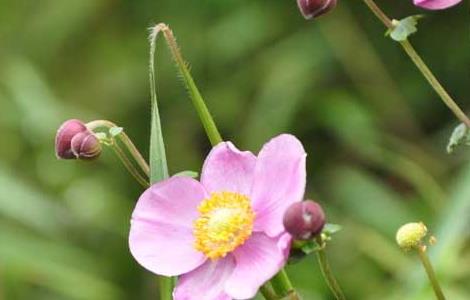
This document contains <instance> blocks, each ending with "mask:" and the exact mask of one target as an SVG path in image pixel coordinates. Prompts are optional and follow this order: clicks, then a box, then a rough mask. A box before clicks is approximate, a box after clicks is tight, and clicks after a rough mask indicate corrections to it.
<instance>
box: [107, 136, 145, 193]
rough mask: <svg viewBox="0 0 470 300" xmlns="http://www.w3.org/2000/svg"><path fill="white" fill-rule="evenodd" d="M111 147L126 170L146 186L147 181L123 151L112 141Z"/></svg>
mask: <svg viewBox="0 0 470 300" xmlns="http://www.w3.org/2000/svg"><path fill="white" fill-rule="evenodd" d="M110 146H111V148H112V149H113V150H114V153H116V156H117V157H118V158H119V159H120V160H121V162H122V164H123V165H124V167H126V169H127V171H129V173H130V174H131V175H132V176H133V177H134V178H135V180H137V182H138V183H140V184H141V185H142V186H143V187H144V188H148V186H149V183H148V181H147V180H145V179H144V178H143V177H142V175H140V173H139V171H138V170H137V169H136V168H135V167H134V165H133V164H132V162H131V161H130V160H129V159H128V158H127V156H126V154H125V153H124V151H123V150H122V149H121V147H119V145H118V144H116V143H112V144H111V145H110Z"/></svg>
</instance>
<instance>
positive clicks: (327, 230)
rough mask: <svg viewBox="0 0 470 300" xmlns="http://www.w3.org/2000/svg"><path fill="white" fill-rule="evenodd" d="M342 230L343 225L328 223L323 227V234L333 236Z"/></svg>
mask: <svg viewBox="0 0 470 300" xmlns="http://www.w3.org/2000/svg"><path fill="white" fill-rule="evenodd" d="M341 229H343V226H341V225H338V224H332V223H327V224H325V227H323V231H322V233H324V234H326V235H327V236H331V235H332V234H335V233H337V232H338V231H340V230H341Z"/></svg>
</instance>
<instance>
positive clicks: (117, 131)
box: [109, 127, 123, 137]
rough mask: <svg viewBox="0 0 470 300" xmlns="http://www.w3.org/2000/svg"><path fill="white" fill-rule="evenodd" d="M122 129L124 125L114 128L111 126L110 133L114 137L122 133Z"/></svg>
mask: <svg viewBox="0 0 470 300" xmlns="http://www.w3.org/2000/svg"><path fill="white" fill-rule="evenodd" d="M122 131H123V128H122V127H112V128H109V134H110V135H111V136H112V137H115V136H118V135H120V134H121V132H122Z"/></svg>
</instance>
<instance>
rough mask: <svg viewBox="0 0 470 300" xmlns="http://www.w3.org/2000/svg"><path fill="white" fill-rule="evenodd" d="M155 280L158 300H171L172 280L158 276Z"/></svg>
mask: <svg viewBox="0 0 470 300" xmlns="http://www.w3.org/2000/svg"><path fill="white" fill-rule="evenodd" d="M157 279H158V285H159V292H160V300H172V299H173V295H172V292H173V286H174V278H173V277H165V276H159V277H157Z"/></svg>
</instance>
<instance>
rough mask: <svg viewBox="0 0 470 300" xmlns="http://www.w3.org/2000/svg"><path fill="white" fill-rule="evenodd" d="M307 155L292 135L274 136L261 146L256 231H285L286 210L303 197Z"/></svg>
mask: <svg viewBox="0 0 470 300" xmlns="http://www.w3.org/2000/svg"><path fill="white" fill-rule="evenodd" d="M306 156H307V154H306V153H305V150H304V148H303V146H302V144H301V143H300V141H299V140H298V139H297V138H296V137H294V136H293V135H289V134H281V135H279V136H277V137H275V138H273V139H272V140H271V141H269V142H268V143H267V144H265V145H264V147H263V149H261V151H260V153H259V155H258V160H257V162H256V168H255V179H254V183H253V190H252V193H251V198H252V203H253V209H254V211H255V212H256V214H257V216H256V220H255V227H254V230H255V231H264V232H266V234H268V235H269V236H271V237H274V236H277V235H279V234H280V233H282V232H283V231H284V226H283V224H282V218H283V215H284V212H285V210H286V209H287V208H288V207H289V206H290V205H291V204H292V203H294V202H298V201H301V200H302V198H303V196H304V192H305V181H306V169H305V168H306V167H305V158H306Z"/></svg>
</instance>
